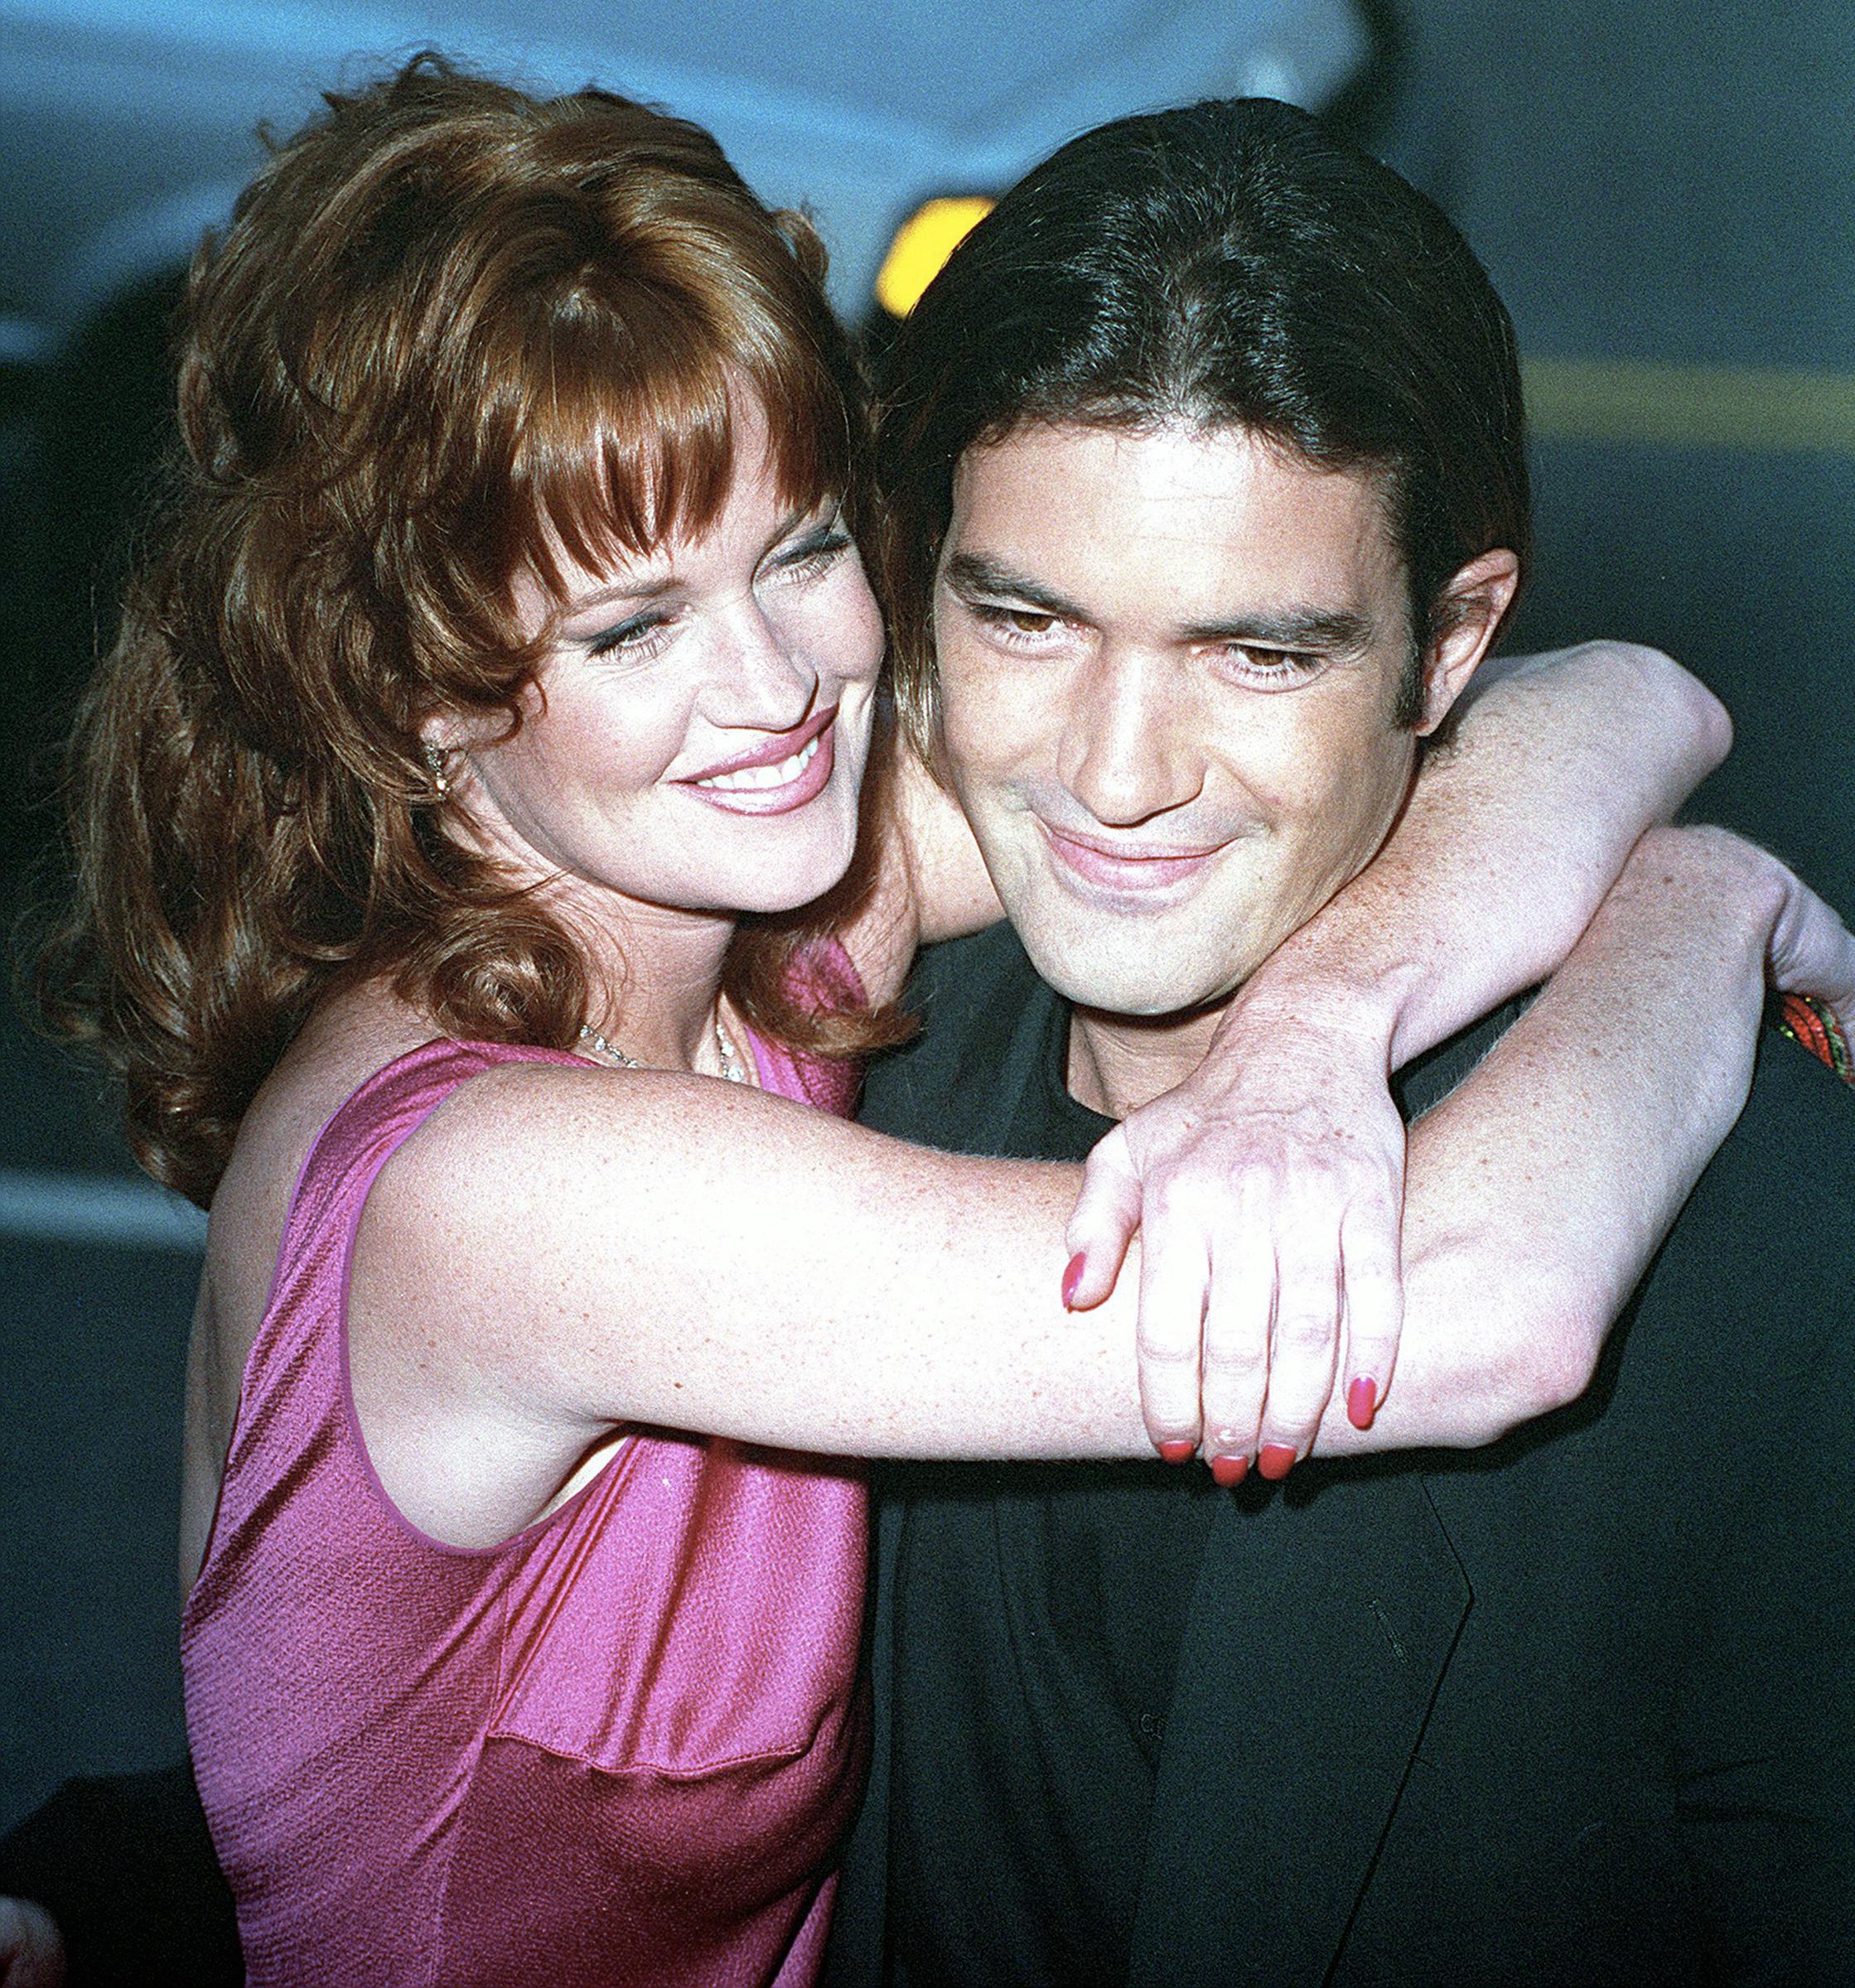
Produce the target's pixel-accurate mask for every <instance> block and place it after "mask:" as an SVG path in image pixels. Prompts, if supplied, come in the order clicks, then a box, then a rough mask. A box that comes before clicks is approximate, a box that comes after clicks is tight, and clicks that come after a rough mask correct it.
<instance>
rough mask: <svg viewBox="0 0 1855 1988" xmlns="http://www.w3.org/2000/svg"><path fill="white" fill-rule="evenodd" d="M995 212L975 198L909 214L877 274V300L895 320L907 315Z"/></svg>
mask: <svg viewBox="0 0 1855 1988" xmlns="http://www.w3.org/2000/svg"><path fill="white" fill-rule="evenodd" d="M991 211H992V202H991V201H990V200H986V199H984V198H983V197H982V196H980V195H970V196H969V197H966V198H964V199H960V200H928V201H925V202H924V203H923V204H922V205H920V206H919V207H917V208H916V209H915V211H914V212H913V213H912V214H911V215H909V217H908V219H907V220H906V221H904V222H903V223H902V224H901V227H899V228H898V229H896V239H894V240H893V241H892V242H891V243H890V244H889V253H887V254H886V256H884V257H883V258H882V268H881V269H879V270H878V271H877V277H876V301H877V302H878V303H879V304H881V305H882V308H883V309H884V310H885V311H887V312H888V313H889V315H890V316H891V317H906V316H907V315H908V314H909V312H910V311H912V310H913V309H914V308H915V302H916V301H917V300H918V299H919V298H920V294H921V292H923V291H924V290H925V289H926V288H927V287H928V285H929V284H930V283H931V282H933V281H934V279H935V277H937V276H938V275H939V274H940V265H941V264H942V263H944V262H945V261H946V259H947V258H948V257H949V255H951V254H952V253H953V252H954V249H957V248H959V245H960V244H961V243H962V242H963V241H964V240H965V239H966V237H967V236H968V235H969V234H971V233H972V231H973V229H975V228H976V227H978V224H979V223H980V222H981V221H983V220H984V219H985V217H986V216H987V215H988V214H990V213H991Z"/></svg>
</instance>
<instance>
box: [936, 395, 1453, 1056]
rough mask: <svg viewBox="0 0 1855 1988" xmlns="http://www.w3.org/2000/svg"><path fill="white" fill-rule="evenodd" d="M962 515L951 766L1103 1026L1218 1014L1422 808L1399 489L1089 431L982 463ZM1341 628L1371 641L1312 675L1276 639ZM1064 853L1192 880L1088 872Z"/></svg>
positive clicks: (1321, 646)
mask: <svg viewBox="0 0 1855 1988" xmlns="http://www.w3.org/2000/svg"><path fill="white" fill-rule="evenodd" d="M975 568H976V569H977V570H978V572H979V575H980V578H981V580H982V581H984V582H989V581H993V580H996V579H997V578H998V577H999V576H1001V575H1006V576H1018V577H1022V579H1024V580H1025V581H1027V582H1030V583H1032V584H1033V585H1034V588H1035V590H1036V591H1035V593H1034V596H1033V595H1027V594H1024V593H1017V594H1014V593H1013V592H1012V591H1011V590H1010V588H1009V587H1008V586H1007V587H1005V588H998V587H996V586H991V585H989V584H979V585H974V584H973V571H974V569H975ZM1052 603H1059V604H1060V605H1061V606H1063V607H1064V608H1065V610H1073V612H1071V611H1065V612H1060V613H1051V612H1050V611H1047V610H1048V609H1049V608H1050V606H1051V604H1052ZM1038 604H1041V606H1039V605H1038ZM1321 625H1324V626H1326V627H1327V628H1329V629H1344V630H1348V631H1350V632H1348V633H1347V634H1346V635H1345V639H1326V638H1323V639H1321V640H1319V641H1312V642H1309V644H1307V648H1306V649H1302V650H1298V651H1297V652H1294V653H1295V654H1298V655H1299V656H1300V657H1302V660H1298V661H1297V660H1293V659H1292V658H1291V657H1290V655H1289V654H1286V653H1285V652H1284V651H1283V650H1282V649H1271V648H1269V647H1268V645H1267V644H1265V643H1264V642H1263V640H1262V639H1261V635H1263V634H1267V635H1270V636H1271V637H1272V638H1276V637H1279V636H1280V635H1281V632H1282V631H1283V630H1285V629H1290V630H1301V631H1302V632H1303V633H1304V634H1305V631H1306V630H1308V629H1310V628H1314V627H1317V626H1321ZM1408 627H1409V622H1408V604H1407V599H1406V588H1405V582H1404V577H1403V571H1402V568H1401V566H1400V565H1399V563H1398V560H1397V557H1396V556H1395V554H1394V550H1393V548H1392V545H1391V543H1390V540H1389V534H1388V533H1387V531H1386V528H1385V526H1384V521H1383V519H1382V517H1381V515H1380V510H1379V503H1378V499H1377V498H1376V496H1375V495H1374V492H1373V490H1371V488H1370V485H1368V484H1367V483H1366V482H1365V480H1363V479H1361V478H1359V477H1355V476H1351V475H1337V474H1323V473H1321V472H1318V471H1316V470H1312V469H1311V468H1309V467H1308V466H1306V465H1304V464H1301V463H1297V462H1295V461H1292V460H1291V459H1289V458H1287V457H1285V456H1283V455H1282V454H1280V453H1279V452H1278V451H1274V450H1272V449H1270V448H1268V447H1267V446H1263V445H1261V444H1259V443H1258V442H1255V441H1254V440H1252V439H1251V438H1250V437H1248V436H1247V435H1245V434H1244V433H1242V432H1236V431H1229V430H1225V431H1219V432H1212V433H1205V432H1202V431H1197V430H1182V429H1165V430H1161V431H1157V432H1146V433H1140V434H1123V433H1117V432H1113V431H1111V430H1107V429H1102V428H1091V427H1066V428H1033V429H1029V430H1026V431H1023V432H1021V433H1019V434H1017V435H1015V436H1012V437H1009V438H1007V440H1006V441H1004V442H1002V443H999V444H998V445H996V446H991V447H983V448H975V449H973V450H970V451H968V453H967V455H966V456H964V458H963V460H962V461H961V464H960V466H959V474H958V475H957V477H956V479H955V482H954V510H953V517H952V520H951V524H950V527H949V532H948V534H947V540H946V543H945V546H944V548H943V552H942V557H941V562H940V573H939V577H938V580H937V584H936V591H935V631H936V639H937V648H938V653H939V659H940V683H941V702H942V709H943V712H944V725H945V741H946V747H947V753H948V758H949V763H950V765H951V766H952V769H953V772H954V786H955V788H956V789H957V791H958V793H959V798H960V800H961V802H962V803H963V804H964V808H965V809H966V813H967V814H968V816H969V818H970V820H971V822H972V823H973V830H974V832H975V833H976V834H977V836H978V840H979V843H980V847H981V848H982V849H983V852H984V854H985V858H986V862H987V865H988V868H989V869H990V870H991V871H992V875H993V881H994V882H995V883H996V884H997V885H998V890H999V893H1000V895H1001V896H1002V898H1003V899H1004V901H1005V904H1006V906H1007V910H1008V911H1009V913H1010V915H1011V918H1012V923H1013V924H1015V925H1016V926H1017V929H1018V931H1019V932H1020V934H1022V937H1023V939H1024V941H1025V944H1026V946H1027V949H1028V950H1029V952H1030V954H1031V958H1032V959H1033V960H1034V961H1035V962H1036V966H1037V968H1038V970H1039V972H1041V973H1042V974H1043V975H1044V977H1045V978H1046V979H1047V980H1048V981H1049V982H1051V985H1052V986H1054V987H1056V988H1057V989H1058V991H1059V992H1062V993H1064V994H1065V995H1067V996H1069V997H1070V999H1071V1000H1072V1001H1076V1002H1078V1003H1079V1004H1080V1005H1082V1006H1085V1007H1089V1008H1094V1009H1099V1010H1104V1011H1109V1013H1112V1014H1116V1015H1122V1016H1161V1015H1167V1014H1171V1013H1175V1012H1177V1011H1182V1010H1186V1009H1194V1008H1199V1007H1201V1006H1203V1005H1204V1004H1206V1003H1215V1002H1216V1001H1219V1000H1220V999H1221V998H1222V997H1224V996H1228V995H1229V993H1230V992H1233V991H1234V989H1235V988H1236V987H1239V986H1240V985H1241V984H1242V982H1244V980H1245V979H1246V978H1247V977H1249V974H1250V973H1252V972H1254V970H1255V969H1256V967H1258V965H1260V964H1261V963H1262V962H1263V960H1264V959H1266V958H1268V955H1269V954H1270V953H1272V952H1273V951H1274V950H1275V948H1277V947H1278V945H1279V944H1280V943H1282V941H1283V939H1285V938H1287V935H1288V934H1290V933H1291V932H1292V931H1293V930H1294V929H1296V928H1297V926H1299V925H1300V924H1302V923H1304V922H1305V921H1306V919H1308V918H1309V917H1310V916H1312V914H1313V913H1314V912H1315V911H1316V910H1318V909H1319V907H1320V906H1321V905H1322V904H1324V903H1325V902H1326V900H1327V899H1328V898H1329V897H1331V895H1333V893H1334V892H1335V891H1336V890H1338V889H1339V888H1340V887H1341V885H1343V884H1344V883H1345V882H1346V881H1348V880H1349V879H1350V878H1351V877H1352V876H1354V875H1355V874H1356V873H1357V872H1358V871H1360V869H1361V868H1362V867H1363V866H1365V863H1366V862H1367V861H1369V860H1370V857H1371V856H1372V855H1373V854H1374V852H1375V851H1376V850H1377V848H1378V847H1379V843H1380V842H1382V841H1383V840H1384V837H1385V835H1386V833H1387V832H1389V828H1390V827H1391V824H1392V823H1393V821H1394V818H1395V817H1396V814H1397V812H1398V808H1399V806H1400V805H1401V803H1402V802H1403V798H1404V796H1405V794H1406V793H1407V792H1408V788H1409V784H1410V781H1411V778H1412V775H1413V770H1414V765H1415V755H1416V743H1415V737H1414V736H1413V733H1412V732H1410V731H1406V730H1404V729H1403V728H1400V727H1398V726H1394V723H1393V721H1392V716H1391V714H1392V712H1393V710H1394V706H1395V702H1396V693H1397V688H1398V683H1399V680H1400V678H1401V677H1402V675H1403V670H1404V667H1405V662H1406V658H1407V654H1408V639H1409V636H1408ZM1233 629H1234V630H1237V631H1238V636H1239V637H1241V636H1244V635H1245V634H1246V631H1247V634H1248V635H1254V637H1255V639H1238V637H1234V636H1233V635H1231V634H1230V633H1229V631H1230V630H1233ZM1207 630H1215V631H1218V632H1217V633H1216V634H1215V635H1214V636H1213V637H1212V638H1211V639H1206V631H1207ZM1258 631H1260V632H1259V633H1258ZM1297 639H1298V638H1297ZM1435 715H1436V716H1437V717H1440V715H1441V714H1440V712H1439V713H1437V714H1435ZM1432 721H1433V719H1432ZM1051 832H1055V836H1056V838H1057V839H1056V841H1055V842H1053V840H1052V833H1051ZM1065 836H1072V837H1079V838H1086V840H1087V842H1088V843H1089V844H1090V845H1106V846H1108V847H1109V849H1110V850H1111V851H1113V850H1124V851H1126V852H1130V853H1132V854H1133V855H1135V856H1138V855H1140V854H1141V853H1142V852H1157V854H1158V856H1160V857H1161V858H1162V859H1163V858H1164V857H1166V856H1176V855H1178V854H1180V853H1181V852H1183V853H1185V854H1186V856H1188V857H1189V858H1190V859H1191V860H1190V861H1188V862H1187V863H1186V865H1185V866H1184V867H1185V869H1186V871H1188V872H1189V873H1188V874H1184V875H1181V876H1176V877H1175V878H1171V881H1164V882H1163V883H1162V885H1160V887H1152V886H1150V885H1148V884H1147V882H1146V881H1144V880H1143V879H1142V877H1141V876H1139V875H1138V866H1137V867H1136V870H1135V871H1130V872H1128V874H1127V876H1126V877H1125V880H1124V887H1123V880H1120V879H1117V878H1116V877H1114V876H1109V877H1108V878H1107V879H1105V880H1104V878H1103V877H1101V876H1091V875H1081V876H1079V875H1078V874H1077V872H1076V869H1075V866H1074V865H1073V864H1070V863H1065V861H1063V860H1062V856H1061V853H1060V852H1061V849H1062V847H1063V844H1062V841H1061V839H1060V838H1062V837H1065ZM1086 861H1087V856H1086V852H1084V863H1086ZM1098 867H1099V866H1098ZM1109 867H1110V868H1112V864H1110V865H1109ZM1148 867H1149V869H1150V870H1152V871H1159V870H1160V869H1161V868H1162V865H1160V864H1152V865H1149V866H1148ZM1166 874H1167V876H1170V875H1171V873H1170V872H1167V873H1166Z"/></svg>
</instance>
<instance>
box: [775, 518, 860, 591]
mask: <svg viewBox="0 0 1855 1988" xmlns="http://www.w3.org/2000/svg"><path fill="white" fill-rule="evenodd" d="M849 550H850V534H849V533H848V532H847V531H846V530H845V529H844V528H843V526H842V525H841V524H838V523H836V522H835V521H834V520H833V522H832V523H831V524H828V525H824V526H823V527H821V528H820V529H819V530H818V531H815V532H813V533H809V534H808V535H807V536H806V537H805V538H801V539H800V540H799V543H797V544H796V545H794V546H789V547H788V548H786V550H785V552H781V553H780V556H779V557H778V558H777V559H775V561H774V562H773V570H774V572H775V573H777V574H778V575H779V576H780V578H781V579H790V580H806V579H809V578H811V577H813V576H814V574H818V573H822V572H824V571H825V569H826V568H827V567H830V566H833V565H834V564H835V563H836V562H837V561H838V559H840V558H841V557H843V554H844V553H846V552H848V551H849Z"/></svg>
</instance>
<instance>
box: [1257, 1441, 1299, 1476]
mask: <svg viewBox="0 0 1855 1988" xmlns="http://www.w3.org/2000/svg"><path fill="white" fill-rule="evenodd" d="M1294 1467H1295V1453H1294V1451H1293V1450H1292V1449H1291V1448H1290V1447H1289V1446H1288V1445H1287V1443H1264V1444H1263V1454H1262V1455H1260V1456H1258V1458H1257V1460H1256V1468H1257V1469H1258V1471H1259V1472H1261V1474H1263V1476H1264V1477H1266V1478H1267V1479H1268V1480H1269V1482H1270V1483H1271V1484H1278V1483H1279V1482H1280V1481H1281V1480H1282V1479H1283V1478H1285V1477H1286V1476H1287V1474H1288V1473H1289V1472H1290V1471H1291V1470H1292V1469H1294Z"/></svg>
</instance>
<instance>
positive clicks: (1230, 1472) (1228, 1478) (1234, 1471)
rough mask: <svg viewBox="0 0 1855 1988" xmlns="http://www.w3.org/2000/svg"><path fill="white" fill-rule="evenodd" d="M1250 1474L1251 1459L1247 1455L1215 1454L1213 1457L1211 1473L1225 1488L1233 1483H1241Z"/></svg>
mask: <svg viewBox="0 0 1855 1988" xmlns="http://www.w3.org/2000/svg"><path fill="white" fill-rule="evenodd" d="M1211 1475H1212V1476H1213V1477H1214V1478H1215V1479H1216V1480H1217V1481H1218V1483H1219V1484H1222V1485H1223V1486H1224V1487H1225V1489H1229V1487H1230V1486H1231V1485H1232V1484H1241V1483H1242V1482H1243V1480H1244V1478H1246V1477H1247V1476H1248V1475H1249V1458H1248V1457H1247V1456H1214V1457H1213V1458H1212V1459H1211Z"/></svg>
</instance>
